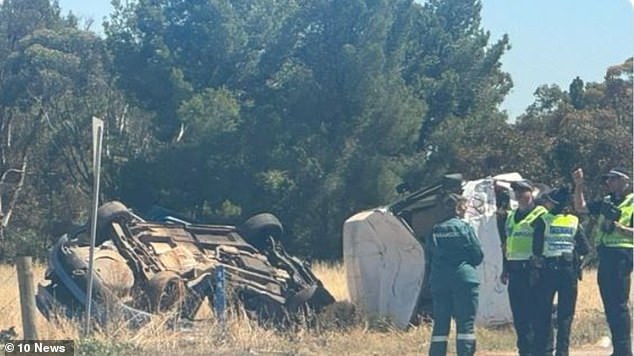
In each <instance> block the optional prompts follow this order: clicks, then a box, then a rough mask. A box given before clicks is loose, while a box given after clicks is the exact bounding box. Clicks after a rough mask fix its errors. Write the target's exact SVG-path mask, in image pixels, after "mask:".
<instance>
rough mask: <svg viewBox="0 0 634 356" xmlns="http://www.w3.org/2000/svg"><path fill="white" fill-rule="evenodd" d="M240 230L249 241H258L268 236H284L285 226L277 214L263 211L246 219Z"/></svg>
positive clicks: (278, 237) (277, 238) (276, 237)
mask: <svg viewBox="0 0 634 356" xmlns="http://www.w3.org/2000/svg"><path fill="white" fill-rule="evenodd" d="M240 231H241V232H242V234H243V235H244V237H245V238H246V239H247V241H249V242H251V243H257V242H260V241H262V240H264V239H266V238H267V237H268V236H271V237H273V238H274V239H276V240H279V239H280V238H281V237H282V233H283V232H284V228H283V227H282V223H281V222H280V220H279V219H278V218H277V217H276V216H275V215H273V214H270V213H262V214H258V215H254V216H252V217H250V218H249V219H248V220H247V221H245V222H244V224H243V225H242V227H241V228H240Z"/></svg>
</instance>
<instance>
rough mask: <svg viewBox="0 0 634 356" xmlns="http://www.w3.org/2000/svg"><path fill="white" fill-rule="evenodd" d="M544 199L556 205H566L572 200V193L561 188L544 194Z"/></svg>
mask: <svg viewBox="0 0 634 356" xmlns="http://www.w3.org/2000/svg"><path fill="white" fill-rule="evenodd" d="M543 197H544V199H546V200H548V201H549V202H551V203H553V204H555V205H565V204H567V203H568V200H569V199H570V192H569V191H568V189H567V188H564V187H560V188H555V189H552V190H550V191H549V192H546V193H544V195H543Z"/></svg>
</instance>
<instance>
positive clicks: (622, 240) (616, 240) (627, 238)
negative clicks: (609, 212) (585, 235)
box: [595, 193, 634, 248]
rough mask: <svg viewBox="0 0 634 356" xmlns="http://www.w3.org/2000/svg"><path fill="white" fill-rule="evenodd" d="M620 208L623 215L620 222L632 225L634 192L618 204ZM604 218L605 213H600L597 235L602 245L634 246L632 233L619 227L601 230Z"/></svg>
mask: <svg viewBox="0 0 634 356" xmlns="http://www.w3.org/2000/svg"><path fill="white" fill-rule="evenodd" d="M606 198H607V197H606ZM618 208H619V209H621V216H620V217H619V220H618V222H619V223H620V224H622V225H625V226H630V227H631V225H630V224H631V222H632V214H633V213H634V194H632V193H630V194H628V195H627V196H626V197H625V199H623V201H622V202H621V204H619V205H618ZM604 220H605V219H604V218H603V215H599V219H598V221H597V225H596V228H595V236H597V235H598V237H599V241H600V244H601V245H603V246H606V247H621V248H634V241H633V236H632V234H631V233H627V232H622V231H620V230H618V229H614V230H612V231H611V232H609V233H608V232H605V231H603V230H601V226H603V223H604Z"/></svg>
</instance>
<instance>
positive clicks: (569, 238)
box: [543, 214, 579, 257]
mask: <svg viewBox="0 0 634 356" xmlns="http://www.w3.org/2000/svg"><path fill="white" fill-rule="evenodd" d="M543 219H544V224H545V225H546V226H545V229H544V257H559V256H561V254H562V253H564V252H568V253H572V251H573V250H574V248H575V235H576V234H577V229H578V228H579V218H577V217H576V216H574V215H570V214H558V215H552V214H545V215H544V216H543Z"/></svg>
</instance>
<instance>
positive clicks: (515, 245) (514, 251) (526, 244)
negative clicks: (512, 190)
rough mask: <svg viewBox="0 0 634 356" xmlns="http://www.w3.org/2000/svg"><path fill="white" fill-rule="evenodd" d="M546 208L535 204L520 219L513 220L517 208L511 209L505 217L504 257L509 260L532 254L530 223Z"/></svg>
mask: <svg viewBox="0 0 634 356" xmlns="http://www.w3.org/2000/svg"><path fill="white" fill-rule="evenodd" d="M546 212H547V210H546V208H544V207H543V206H541V205H538V206H536V207H535V208H533V210H531V212H530V213H528V215H526V216H525V217H524V219H522V220H521V221H518V222H515V214H516V213H517V209H516V210H513V211H511V213H510V214H509V215H508V217H507V218H506V236H507V238H506V259H507V260H509V261H523V260H528V259H529V258H530V257H531V255H532V254H533V233H534V231H535V229H534V228H533V226H532V223H533V222H534V221H535V220H536V219H537V218H539V217H540V216H541V215H542V214H544V213H546Z"/></svg>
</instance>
